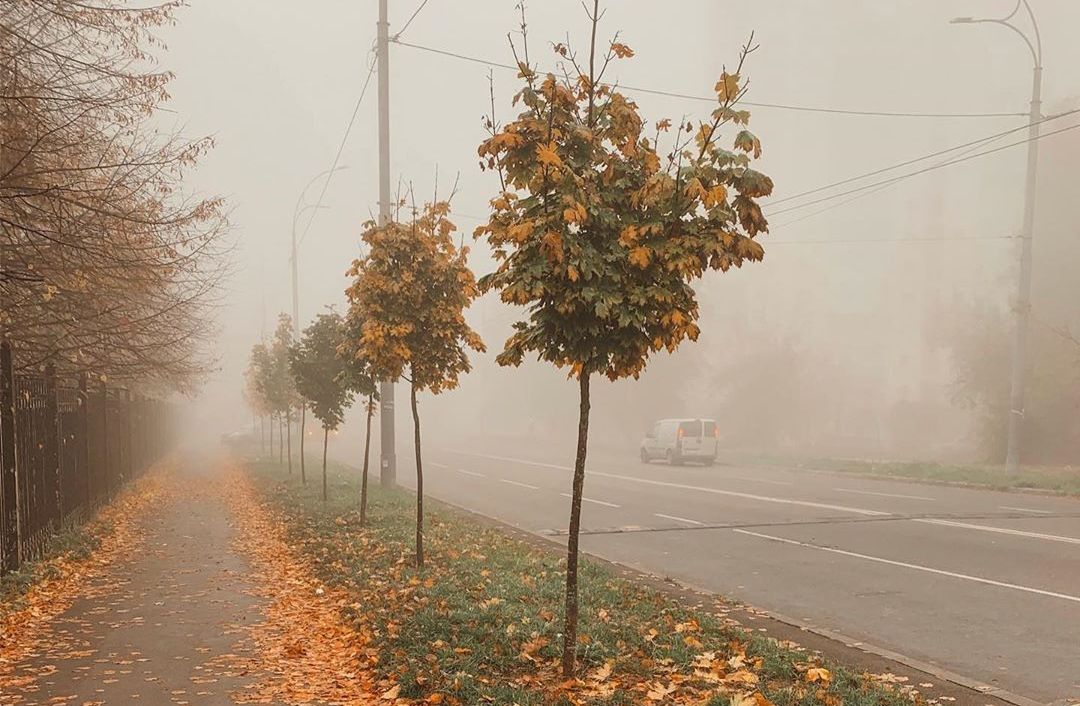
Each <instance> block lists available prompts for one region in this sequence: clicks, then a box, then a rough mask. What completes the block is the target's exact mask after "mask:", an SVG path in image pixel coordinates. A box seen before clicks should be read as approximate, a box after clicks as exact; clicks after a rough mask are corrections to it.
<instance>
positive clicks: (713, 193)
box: [703, 184, 728, 208]
mask: <svg viewBox="0 0 1080 706" xmlns="http://www.w3.org/2000/svg"><path fill="white" fill-rule="evenodd" d="M727 195H728V193H727V188H726V187H725V186H724V185H723V184H717V185H716V186H714V187H713V188H711V189H709V191H708V193H706V194H705V198H704V199H703V200H704V201H705V205H706V206H707V207H709V208H712V207H713V206H716V205H717V204H721V203H724V202H725V201H727Z"/></svg>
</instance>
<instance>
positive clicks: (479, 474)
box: [457, 468, 487, 478]
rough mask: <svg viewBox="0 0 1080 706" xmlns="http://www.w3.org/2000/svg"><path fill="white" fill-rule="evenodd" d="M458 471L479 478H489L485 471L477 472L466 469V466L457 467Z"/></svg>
mask: <svg viewBox="0 0 1080 706" xmlns="http://www.w3.org/2000/svg"><path fill="white" fill-rule="evenodd" d="M457 472H458V473H464V474H465V475H467V476H475V477H477V478H487V476H485V475H484V474H483V473H477V472H476V471H466V470H465V469H464V468H459V469H457Z"/></svg>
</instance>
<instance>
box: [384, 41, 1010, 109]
mask: <svg viewBox="0 0 1080 706" xmlns="http://www.w3.org/2000/svg"><path fill="white" fill-rule="evenodd" d="M391 41H393V42H394V43H395V44H398V45H399V46H403V47H407V48H409V49H416V50H418V51H424V52H429V53H431V54H438V55H441V56H446V57H450V58H453V59H459V60H461V61H469V62H472V63H475V64H482V65H484V66H491V67H494V68H499V69H507V70H509V71H517V70H518V67H517V66H514V65H512V64H504V63H502V62H498V61H491V60H489V59H483V58H481V57H476V56H470V55H468V54H462V53H460V52H454V51H450V50H448V49H439V48H438V47H431V46H427V45H424V44H416V43H413V42H403V41H401V40H400V39H397V38H395V39H393V40H391ZM608 85H611V84H608ZM619 88H621V89H623V90H626V91H631V92H633V93H645V94H650V95H657V96H665V97H668V98H682V99H685V100H694V101H705V102H708V103H715V102H716V97H715V96H712V97H708V96H697V95H693V94H689V93H679V92H676V91H665V90H661V89H656V88H645V87H642V86H629V85H626V84H621V83H620V84H619ZM739 103H740V105H747V106H751V107H755V108H773V109H776V110H791V111H799V112H806V113H826V114H830V115H854V116H862V117H880V118H1017V117H1024V116H1026V115H1027V113H929V112H928V113H919V112H904V111H884V110H853V109H847V108H823V107H818V106H807V105H793V104H785V103H765V102H757V101H739Z"/></svg>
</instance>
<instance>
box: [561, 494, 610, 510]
mask: <svg viewBox="0 0 1080 706" xmlns="http://www.w3.org/2000/svg"><path fill="white" fill-rule="evenodd" d="M559 495H561V496H563V497H564V498H570V497H573V496H572V495H570V493H559ZM581 499H582V500H584V501H585V502H587V503H596V504H597V505H603V506H605V507H622V505H616V504H615V503H609V502H608V501H606V500H593V499H592V498H586V497H584V496H582V498H581Z"/></svg>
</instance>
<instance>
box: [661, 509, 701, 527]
mask: <svg viewBox="0 0 1080 706" xmlns="http://www.w3.org/2000/svg"><path fill="white" fill-rule="evenodd" d="M653 515H655V516H656V517H663V518H664V519H665V520H675V521H676V522H687V523H689V524H691V525H704V524H705V523H704V522H698V521H697V520H691V519H688V518H686V517H676V516H675V515H665V514H664V513H662V512H654V513H653Z"/></svg>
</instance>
